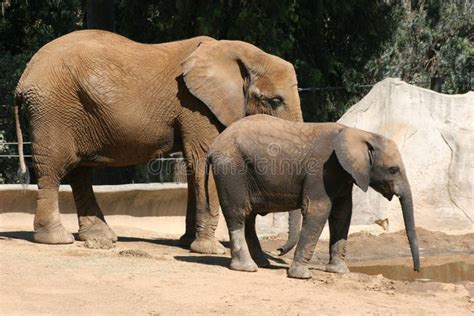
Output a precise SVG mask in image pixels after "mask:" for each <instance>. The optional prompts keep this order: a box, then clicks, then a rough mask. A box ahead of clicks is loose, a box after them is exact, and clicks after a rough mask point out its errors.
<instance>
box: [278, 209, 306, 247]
mask: <svg viewBox="0 0 474 316" xmlns="http://www.w3.org/2000/svg"><path fill="white" fill-rule="evenodd" d="M301 220H302V215H301V210H300V209H297V210H293V211H290V213H289V216H288V226H289V228H288V240H287V241H286V244H284V245H283V246H281V247H280V248H278V251H280V254H279V255H280V256H283V255H284V254H286V253H288V252H289V251H290V250H291V249H293V247H294V246H295V245H296V243H297V242H298V239H299V235H300V229H301Z"/></svg>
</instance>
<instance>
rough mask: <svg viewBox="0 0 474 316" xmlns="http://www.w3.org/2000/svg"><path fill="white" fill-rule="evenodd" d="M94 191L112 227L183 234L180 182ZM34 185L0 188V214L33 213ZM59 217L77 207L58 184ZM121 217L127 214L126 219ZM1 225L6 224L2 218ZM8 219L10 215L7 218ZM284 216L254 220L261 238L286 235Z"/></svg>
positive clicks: (222, 228)
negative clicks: (139, 228) (130, 227)
mask: <svg viewBox="0 0 474 316" xmlns="http://www.w3.org/2000/svg"><path fill="white" fill-rule="evenodd" d="M94 192H95V195H96V198H97V202H98V203H99V205H100V207H101V208H102V211H103V212H104V214H105V215H106V218H107V219H108V221H109V222H110V223H111V224H112V223H114V224H115V225H124V226H126V225H131V226H138V227H142V228H144V227H146V228H147V229H150V230H154V231H157V232H158V233H163V234H172V235H179V234H182V233H184V227H185V215H186V201H187V185H186V184H183V183H153V184H126V185H103V186H94ZM36 194H37V186H36V185H29V186H28V187H27V189H26V190H24V189H23V187H22V186H21V185H8V184H7V185H0V214H6V213H29V214H34V212H35V204H36ZM59 208H60V212H61V214H75V213H76V208H75V205H74V200H73V197H72V191H71V187H70V186H68V185H61V187H60V189H59ZM123 215H128V217H125V216H123ZM131 217H133V218H131ZM3 218H4V220H3V222H4V223H0V224H2V226H5V225H8V223H5V221H8V220H7V219H6V218H7V217H3ZM8 218H10V219H11V216H10V217H8ZM287 230H288V215H287V213H280V214H268V215H267V216H264V217H262V216H259V217H258V218H257V231H258V233H259V235H260V236H268V235H275V234H278V233H286V232H287ZM217 235H218V237H219V238H224V239H225V238H227V237H228V233H227V228H226V225H225V220H224V217H223V216H222V214H221V217H220V220H219V226H218V229H217Z"/></svg>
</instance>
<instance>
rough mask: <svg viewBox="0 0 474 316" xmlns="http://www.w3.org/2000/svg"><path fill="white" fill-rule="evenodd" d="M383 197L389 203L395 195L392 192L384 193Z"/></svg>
mask: <svg viewBox="0 0 474 316" xmlns="http://www.w3.org/2000/svg"><path fill="white" fill-rule="evenodd" d="M382 195H383V196H384V198H386V199H387V200H389V201H391V200H392V198H393V193H392V192H384V193H382Z"/></svg>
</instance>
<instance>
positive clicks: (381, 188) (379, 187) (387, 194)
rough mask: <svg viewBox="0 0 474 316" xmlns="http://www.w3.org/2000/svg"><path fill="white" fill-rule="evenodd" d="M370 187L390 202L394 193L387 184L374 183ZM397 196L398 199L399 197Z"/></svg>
mask: <svg viewBox="0 0 474 316" xmlns="http://www.w3.org/2000/svg"><path fill="white" fill-rule="evenodd" d="M371 186H372V187H373V188H374V190H375V191H377V192H378V193H380V194H382V196H383V197H384V198H386V199H387V200H389V201H391V200H392V198H393V195H394V193H393V190H391V186H390V185H389V184H386V183H383V182H382V183H380V182H375V183H372V184H371ZM395 195H397V194H395ZM397 196H398V197H399V195H397Z"/></svg>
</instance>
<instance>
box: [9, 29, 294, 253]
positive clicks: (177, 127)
mask: <svg viewBox="0 0 474 316" xmlns="http://www.w3.org/2000/svg"><path fill="white" fill-rule="evenodd" d="M22 102H23V103H25V104H26V107H27V110H28V115H29V121H30V130H31V141H32V148H31V150H32V155H33V163H34V170H35V172H36V174H37V178H38V198H37V205H36V214H35V219H34V229H35V233H34V240H35V241H37V242H40V243H46V244H64V243H72V242H73V241H74V238H73V236H72V234H71V233H70V232H68V231H67V230H66V229H65V228H64V227H63V225H62V224H61V221H60V216H59V209H58V187H59V184H60V181H61V179H62V178H63V177H65V176H66V175H68V174H69V179H70V183H71V187H72V191H73V195H74V200H75V203H76V207H77V213H78V220H79V238H80V239H81V240H91V239H102V240H103V239H106V240H112V241H115V240H116V239H117V237H116V235H115V234H114V232H113V231H112V230H111V229H110V228H109V226H108V225H107V224H106V221H105V219H104V215H103V213H102V211H101V209H100V207H99V205H98V204H97V202H96V200H95V197H94V194H93V191H92V184H91V174H90V171H91V167H102V166H115V167H120V166H129V165H134V164H141V163H145V162H147V161H148V160H150V159H153V158H156V157H160V156H162V155H164V154H166V153H169V152H173V151H182V152H183V155H184V157H185V159H186V162H187V168H188V188H189V194H188V204H187V213H186V233H185V234H184V235H183V236H182V237H181V239H182V240H184V241H188V242H191V241H193V240H194V239H195V240H194V242H193V243H192V244H191V249H192V250H193V251H196V252H200V253H222V252H223V251H224V249H223V247H222V245H221V244H220V243H219V242H218V241H217V240H216V239H215V237H214V231H215V229H216V226H217V221H218V201H217V195H216V193H215V189H212V190H211V193H210V194H211V198H210V199H211V201H210V204H209V206H208V205H207V204H206V202H205V196H204V169H205V163H204V162H205V160H206V152H207V150H208V147H209V146H210V144H211V143H212V141H213V140H214V138H215V137H216V136H217V135H218V134H219V133H220V132H221V131H223V130H224V129H225V128H226V127H227V126H229V125H230V124H231V123H232V122H234V121H236V120H238V119H240V118H242V117H244V116H247V115H252V114H257V113H265V114H270V115H273V116H278V117H281V118H283V119H287V120H293V121H302V114H301V109H300V100H299V96H298V91H297V81H296V74H295V71H294V68H293V66H292V65H291V64H290V63H288V62H286V61H284V60H283V59H281V58H278V57H276V56H272V55H269V54H267V53H265V52H263V51H262V50H260V49H258V48H257V47H255V46H253V45H251V44H248V43H245V42H240V41H225V40H221V41H217V40H215V39H212V38H209V37H195V38H191V39H188V40H183V41H177V42H171V43H165V44H156V45H151V44H141V43H137V42H133V41H131V40H129V39H127V38H125V37H122V36H120V35H117V34H113V33H109V32H105V31H97V30H86V31H78V32H73V33H70V34H68V35H65V36H62V37H60V38H58V39H56V40H54V41H52V42H50V43H48V44H46V45H45V46H44V47H42V48H41V49H40V50H39V51H38V52H37V53H36V54H35V55H34V56H33V58H32V59H31V61H30V62H29V64H28V66H27V68H26V70H25V71H24V73H23V75H22V76H21V79H20V81H19V83H18V86H17V88H16V91H15V113H16V123H17V134H18V141H19V143H20V144H19V149H20V170H21V172H22V173H23V174H24V173H25V172H26V167H25V163H24V159H23V154H22V133H21V129H20V122H19V114H18V112H19V106H20V104H21V103H22ZM212 187H214V186H212ZM196 235H197V237H196Z"/></svg>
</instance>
